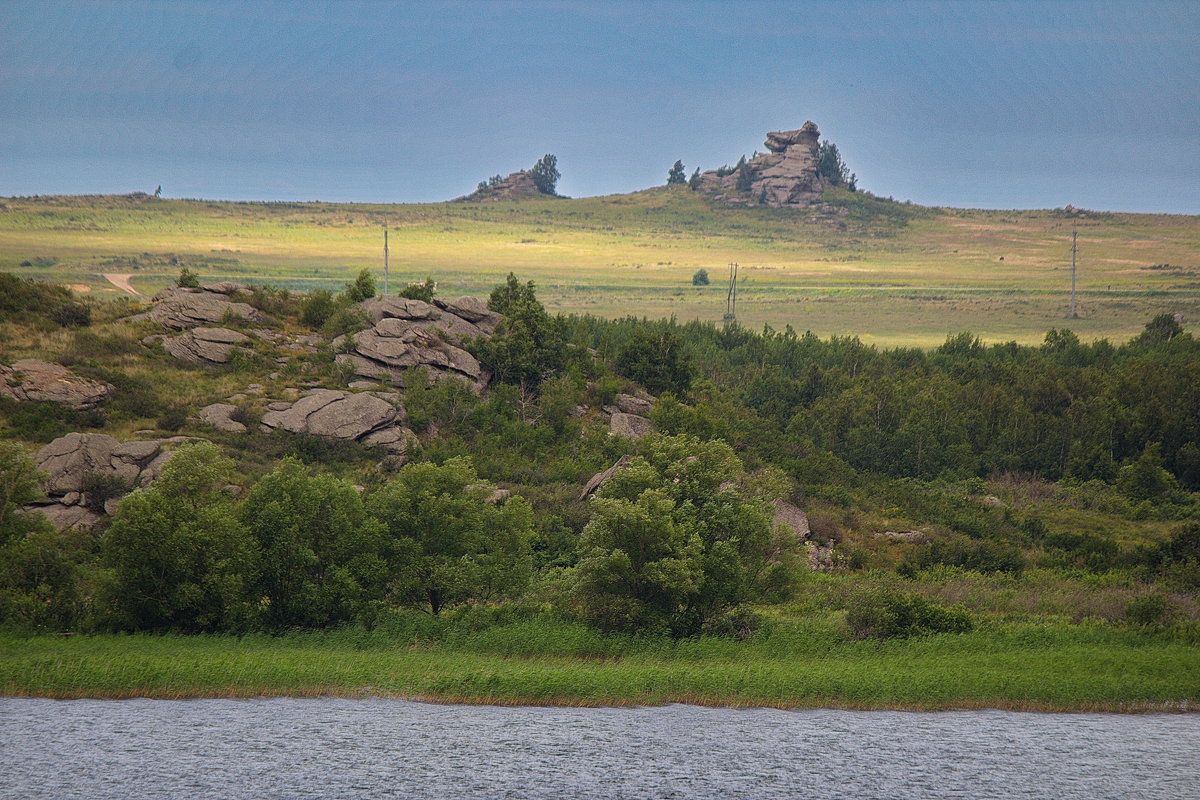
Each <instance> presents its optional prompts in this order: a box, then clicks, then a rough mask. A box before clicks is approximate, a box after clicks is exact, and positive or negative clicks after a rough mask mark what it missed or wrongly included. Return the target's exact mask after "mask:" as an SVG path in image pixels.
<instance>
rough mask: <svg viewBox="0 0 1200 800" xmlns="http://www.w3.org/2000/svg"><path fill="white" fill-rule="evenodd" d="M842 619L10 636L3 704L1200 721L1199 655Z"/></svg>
mask: <svg viewBox="0 0 1200 800" xmlns="http://www.w3.org/2000/svg"><path fill="white" fill-rule="evenodd" d="M838 630H839V628H838V626H837V625H836V623H835V622H834V621H832V620H831V618H815V619H812V620H809V621H807V622H804V623H802V624H791V625H775V626H770V627H769V628H768V630H766V631H764V632H762V633H760V634H759V635H757V636H756V637H754V638H753V639H751V640H749V641H746V642H734V641H731V640H724V639H712V638H700V639H695V640H685V641H679V642H676V641H671V640H666V639H655V638H639V637H633V636H626V637H620V636H617V637H613V636H602V635H600V634H597V633H595V632H593V631H590V630H589V629H587V628H584V627H582V626H579V625H577V624H573V623H568V622H562V621H556V620H552V619H548V618H540V617H539V618H532V619H526V620H518V621H515V622H512V623H510V624H506V625H500V626H493V627H489V628H480V629H478V630H471V629H470V626H464V625H452V624H447V623H445V622H443V621H438V620H432V619H431V618H426V619H425V620H420V619H418V618H417V617H415V616H413V617H406V618H404V619H401V620H398V621H396V622H394V623H392V624H390V625H387V626H383V627H379V628H376V629H374V630H366V629H363V628H347V629H343V630H337V631H330V632H323V633H296V634H291V635H286V636H278V637H270V636H247V637H241V638H238V637H230V636H193V637H182V636H148V635H138V636H78V637H68V638H62V637H36V638H19V637H14V636H3V637H0V652H2V653H3V656H2V657H0V694H5V695H34V696H44V697H58V698H71V697H112V698H121V697H135V696H137V697H141V696H149V697H161V698H185V697H257V696H285V695H286V696H313V695H337V696H358V695H381V696H398V697H411V698H421V699H427V700H434V701H443V702H477V703H498V704H567V705H639V704H657V703H671V702H687V703H698V704H707V705H732V706H743V705H753V706H777V707H828V706H834V707H847V708H915V709H942V708H980V707H999V708H1013V709H1045V710H1050V709H1056V710H1084V709H1087V710H1110V711H1138V710H1148V709H1156V710H1196V709H1197V703H1198V702H1200V651H1197V650H1196V648H1194V647H1190V646H1188V645H1186V644H1182V643H1178V642H1172V641H1168V640H1164V639H1161V638H1157V637H1155V636H1153V635H1150V634H1147V633H1143V632H1139V631H1135V630H1127V629H1126V630H1123V629H1118V628H1113V627H1108V626H1068V625H1063V624H1049V625H1011V626H1004V627H999V628H992V629H987V630H978V631H975V632H973V633H969V634H961V635H937V636H928V637H923V638H918V639H911V640H903V641H888V642H859V641H851V640H849V639H847V638H846V637H844V636H839V635H838V633H837V631H838Z"/></svg>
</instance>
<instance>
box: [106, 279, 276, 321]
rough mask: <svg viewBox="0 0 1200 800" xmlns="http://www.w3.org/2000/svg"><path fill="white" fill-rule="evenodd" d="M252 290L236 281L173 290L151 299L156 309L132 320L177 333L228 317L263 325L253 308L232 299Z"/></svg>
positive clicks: (164, 291) (166, 290)
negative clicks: (145, 321)
mask: <svg viewBox="0 0 1200 800" xmlns="http://www.w3.org/2000/svg"><path fill="white" fill-rule="evenodd" d="M250 288H251V287H249V286H247V285H246V284H243V283H234V282H233V281H222V282H221V283H214V284H210V285H208V286H202V287H201V288H199V289H185V288H181V287H178V286H172V287H170V288H167V289H163V290H162V291H161V292H159V293H158V294H156V295H154V297H153V298H151V300H152V302H153V303H154V307H153V308H151V309H150V310H149V311H146V312H145V313H142V314H135V315H134V316H132V317H130V319H131V320H134V321H136V320H143V319H145V320H150V321H151V322H156V323H158V324H159V325H162V326H163V327H164V328H170V329H171V330H176V331H182V330H188V329H190V328H198V327H201V326H206V325H217V324H220V323H221V322H223V321H224V320H225V319H226V318H227V317H236V318H240V319H244V320H246V321H248V322H260V321H261V320H262V316H261V315H260V314H259V313H258V311H257V310H256V309H255V308H254V307H253V306H251V305H250V304H249V303H242V302H238V301H235V300H231V299H230V295H233V294H237V293H241V292H247V291H249V290H250Z"/></svg>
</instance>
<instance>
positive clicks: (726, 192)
mask: <svg viewBox="0 0 1200 800" xmlns="http://www.w3.org/2000/svg"><path fill="white" fill-rule="evenodd" d="M820 137H821V133H820V131H818V130H817V126H816V125H815V124H813V123H812V122H811V121H810V122H806V123H804V125H803V126H802V127H801V128H799V129H798V130H794V131H775V132H772V133H768V134H767V141H766V146H767V150H768V152H766V153H763V154H761V155H757V156H755V157H754V158H751V159H750V160H749V161H747V162H746V169H747V170H748V172H749V188H748V189H743V190H741V191H739V190H738V173H737V170H734V171H733V172H731V173H729V174H728V175H718V174H717V172H716V171H715V170H713V171H709V172H705V173H703V174H701V175H700V190H701V191H703V192H707V193H709V194H711V195H714V196H715V197H716V199H718V200H722V201H724V202H726V203H730V204H733V205H765V206H770V207H771V208H783V207H788V206H806V205H810V204H812V203H813V202H814V201H816V200H818V199H819V198H820V197H821V193H822V192H824V191H825V189H826V187H827V183H826V181H825V179H824V178H822V177H821V175H820V174H819V173H818V172H817V147H818V145H819V143H820Z"/></svg>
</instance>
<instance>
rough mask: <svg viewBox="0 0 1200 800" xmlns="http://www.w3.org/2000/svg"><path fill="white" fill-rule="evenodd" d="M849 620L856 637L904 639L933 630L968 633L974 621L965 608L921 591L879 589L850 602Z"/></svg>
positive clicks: (847, 615)
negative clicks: (939, 601) (947, 604)
mask: <svg viewBox="0 0 1200 800" xmlns="http://www.w3.org/2000/svg"><path fill="white" fill-rule="evenodd" d="M846 623H847V624H848V625H849V626H850V630H851V631H852V632H853V634H854V637H855V638H856V639H868V638H870V639H901V638H906V637H909V636H921V635H924V634H930V633H966V632H968V631H970V630H973V629H974V627H975V623H974V622H973V621H972V620H971V615H970V614H969V613H968V612H967V610H966V609H965V608H962V607H960V606H953V607H950V608H947V607H945V606H940V605H937V604H936V603H931V602H929V601H928V600H926V599H925V598H924V597H922V596H921V595H919V594H905V593H901V592H892V591H879V592H872V593H868V594H865V595H863V596H860V597H858V598H857V599H855V600H854V601H852V602H851V604H850V607H849V609H848V612H847V614H846Z"/></svg>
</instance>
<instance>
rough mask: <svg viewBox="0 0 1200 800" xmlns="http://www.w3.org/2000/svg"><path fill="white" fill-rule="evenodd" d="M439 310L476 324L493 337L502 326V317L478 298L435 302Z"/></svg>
mask: <svg viewBox="0 0 1200 800" xmlns="http://www.w3.org/2000/svg"><path fill="white" fill-rule="evenodd" d="M433 302H434V303H435V304H437V306H438V307H439V308H442V309H445V310H446V311H447V312H449V313H451V314H453V315H454V316H456V317H459V318H461V319H464V320H466V321H467V322H471V323H474V324H475V326H476V327H478V328H479V329H480V330H481V331H483V333H484V334H485V335H487V336H491V335H492V334H493V333H495V332H496V326H497V325H498V324H500V315H499V314H497V313H496V312H495V311H492V310H491V309H490V308H488V305H487V302H486V301H484V300H481V299H480V298H478V297H471V296H470V295H463V296H462V297H457V298H455V299H453V300H434V301H433Z"/></svg>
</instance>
